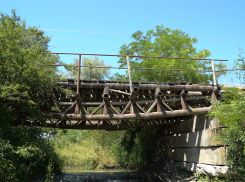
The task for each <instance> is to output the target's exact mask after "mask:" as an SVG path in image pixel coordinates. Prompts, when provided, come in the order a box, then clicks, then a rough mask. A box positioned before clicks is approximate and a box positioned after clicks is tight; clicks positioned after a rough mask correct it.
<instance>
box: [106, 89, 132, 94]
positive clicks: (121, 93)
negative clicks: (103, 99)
mask: <svg viewBox="0 0 245 182" xmlns="http://www.w3.org/2000/svg"><path fill="white" fill-rule="evenodd" d="M110 91H112V92H117V93H120V94H125V95H131V94H130V93H128V92H122V91H119V90H114V89H110Z"/></svg>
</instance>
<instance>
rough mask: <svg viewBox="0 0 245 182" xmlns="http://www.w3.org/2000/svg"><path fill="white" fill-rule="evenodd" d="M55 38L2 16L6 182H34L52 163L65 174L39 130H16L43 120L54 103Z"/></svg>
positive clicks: (2, 166) (1, 158) (0, 90)
mask: <svg viewBox="0 0 245 182" xmlns="http://www.w3.org/2000/svg"><path fill="white" fill-rule="evenodd" d="M49 40H50V38H49V37H46V36H45V35H44V32H43V31H41V30H39V29H38V28H37V27H26V23H25V22H24V21H22V20H21V19H20V17H19V16H17V15H16V12H15V11H14V10H13V11H12V15H11V16H9V15H4V14H3V13H0V116H1V117H0V146H1V147H0V181H14V180H15V179H19V180H21V181H28V177H30V176H31V174H35V173H39V174H40V173H45V171H46V166H47V165H48V163H49V162H50V161H51V160H52V161H53V162H54V168H55V170H60V166H59V164H58V163H57V161H58V158H57V155H56V154H55V153H54V150H53V146H52V145H51V144H50V143H49V142H48V141H47V140H45V139H44V138H42V129H40V128H37V127H24V126H19V127H16V126H11V125H10V123H11V124H14V123H16V122H18V123H21V122H22V121H24V120H32V121H36V120H42V119H44V118H43V117H42V115H41V112H40V108H41V107H43V106H44V105H45V98H46V97H49V98H52V96H53V94H54V93H53V89H54V88H55V87H56V86H55V83H56V82H57V81H58V80H59V79H60V76H59V75H58V70H57V68H55V67H50V66H49V67H48V66H42V65H45V64H47V65H50V64H57V63H59V60H58V56H55V55H51V54H43V52H48V42H49Z"/></svg>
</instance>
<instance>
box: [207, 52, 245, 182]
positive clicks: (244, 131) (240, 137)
mask: <svg viewBox="0 0 245 182" xmlns="http://www.w3.org/2000/svg"><path fill="white" fill-rule="evenodd" d="M240 51H241V49H240ZM239 57H240V58H239V59H237V60H236V61H235V66H236V68H237V69H244V64H243V57H242V55H241V54H239ZM237 76H238V77H239V78H240V79H243V81H244V70H242V71H241V70H239V71H237ZM222 89H223V90H225V93H224V94H223V95H222V100H221V101H218V102H215V103H214V107H213V111H212V113H211V115H212V116H215V117H217V118H218V119H219V120H220V121H221V123H222V124H223V125H224V126H225V127H226V129H225V130H222V133H221V136H220V137H219V139H220V140H222V141H223V142H224V143H225V144H226V145H228V155H227V165H228V166H229V168H230V174H231V175H232V176H233V177H234V178H235V180H236V181H244V180H245V94H244V90H242V89H239V88H236V87H233V88H222Z"/></svg>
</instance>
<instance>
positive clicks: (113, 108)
mask: <svg viewBox="0 0 245 182" xmlns="http://www.w3.org/2000/svg"><path fill="white" fill-rule="evenodd" d="M109 106H110V108H111V109H112V110H113V111H114V112H115V113H116V114H117V115H120V113H119V112H118V111H117V110H116V108H115V107H114V106H113V105H112V104H111V103H109Z"/></svg>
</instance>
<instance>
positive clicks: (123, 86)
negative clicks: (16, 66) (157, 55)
mask: <svg viewBox="0 0 245 182" xmlns="http://www.w3.org/2000/svg"><path fill="white" fill-rule="evenodd" d="M57 85H59V86H64V87H70V88H76V85H74V84H71V83H67V82H57ZM81 85H82V87H83V88H94V89H104V88H105V87H106V86H109V87H110V89H118V90H122V89H130V85H129V84H110V83H107V84H101V83H94V84H90V83H82V84H81ZM157 87H160V89H161V90H173V91H175V90H176V91H182V90H183V89H185V90H188V91H212V90H213V89H214V87H213V86H203V85H201V86H199V85H156V84H140V85H139V86H138V88H139V89H140V90H155V89H156V88H157Z"/></svg>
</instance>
